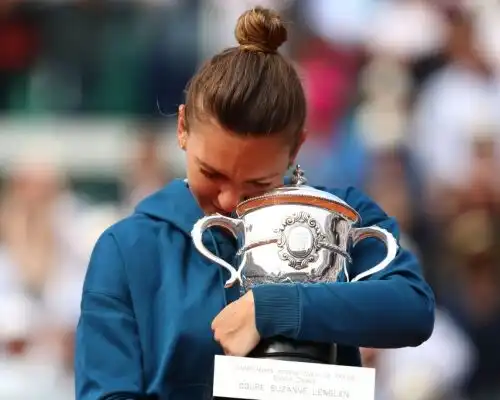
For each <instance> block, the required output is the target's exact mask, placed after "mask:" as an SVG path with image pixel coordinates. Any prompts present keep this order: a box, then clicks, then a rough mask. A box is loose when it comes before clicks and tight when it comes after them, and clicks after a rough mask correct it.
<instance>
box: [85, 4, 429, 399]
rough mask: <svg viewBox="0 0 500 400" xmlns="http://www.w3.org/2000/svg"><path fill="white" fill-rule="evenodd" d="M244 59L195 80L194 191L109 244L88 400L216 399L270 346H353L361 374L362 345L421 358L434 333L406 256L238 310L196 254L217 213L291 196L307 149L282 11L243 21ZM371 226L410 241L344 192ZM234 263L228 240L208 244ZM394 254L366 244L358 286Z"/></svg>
mask: <svg viewBox="0 0 500 400" xmlns="http://www.w3.org/2000/svg"><path fill="white" fill-rule="evenodd" d="M236 38H237V40H238V42H239V46H238V47H235V48H230V49H227V50H225V51H223V52H222V53H220V54H217V55H216V56H215V57H213V58H212V59H211V60H210V61H208V63H206V64H205V65H204V66H203V67H202V68H201V69H200V71H199V72H198V73H197V74H196V75H195V76H194V78H193V80H192V81H191V82H190V84H189V87H188V90H187V99H186V104H185V105H183V106H181V107H180V109H179V119H178V138H179V145H180V147H181V148H182V149H183V150H184V151H185V152H186V157H187V178H188V180H187V183H186V182H184V181H182V180H176V181H173V182H172V183H170V184H169V185H167V186H166V187H165V188H164V189H162V190H160V191H159V192H157V193H156V194H153V195H152V196H150V197H149V198H147V199H145V200H144V201H143V202H142V203H141V204H140V205H139V206H138V207H137V209H136V211H135V213H134V214H133V215H132V216H130V217H128V218H126V219H125V220H123V221H121V222H118V223H117V224H115V225H114V226H112V227H111V228H109V229H108V230H107V231H106V232H104V233H103V235H102V236H101V238H100V239H99V240H98V242H97V244H96V246H95V249H94V251H93V255H92V257H91V261H90V265H89V269H88V273H87V277H86V281H85V285H84V291H83V300H82V312H81V319H80V322H79V325H78V332H77V350H76V393H77V398H78V399H79V400H95V399H138V398H144V396H158V397H159V398H161V399H182V400H188V399H208V398H211V384H212V377H213V363H214V355H216V354H222V353H226V354H230V355H237V356H245V355H247V354H248V353H249V352H250V351H251V350H252V349H253V348H254V347H255V346H256V345H257V343H258V342H259V340H260V339H261V338H267V337H273V336H277V335H281V336H285V337H289V338H292V339H297V340H309V341H317V342H335V343H339V344H341V346H340V349H339V356H338V357H339V361H340V362H341V363H343V364H346V365H360V357H359V351H358V346H363V347H381V348H387V347H401V346H417V345H419V344H420V343H422V342H423V341H425V340H426V339H427V338H428V337H429V336H430V334H431V332H432V328H433V323H434V298H433V294H432V292H431V290H430V288H429V287H428V285H427V284H426V283H425V282H424V280H423V278H422V276H421V272H420V267H419V265H418V263H417V261H416V259H415V257H414V256H413V255H412V254H410V253H409V252H407V251H405V250H400V251H399V252H398V255H397V258H396V259H395V260H394V262H393V263H392V264H391V265H390V266H388V267H387V268H386V269H384V270H383V271H380V272H378V273H377V274H374V275H373V276H371V277H370V278H369V279H366V280H365V281H362V282H358V283H356V284H354V283H343V282H339V283H332V284H322V285H312V286H304V285H300V284H297V285H262V286H259V287H256V288H254V290H253V291H250V292H248V293H247V294H246V295H244V296H242V297H241V298H239V293H238V288H237V287H233V288H230V289H224V285H223V283H224V282H225V280H226V279H227V276H225V273H224V271H223V269H222V268H219V267H218V266H214V265H211V264H210V263H209V262H208V261H207V260H206V259H205V258H204V257H203V256H201V255H200V254H199V253H198V252H197V251H196V249H195V248H194V246H193V244H192V241H191V237H190V232H191V229H192V227H193V225H194V223H195V222H196V221H197V220H198V219H199V218H201V217H202V216H203V215H204V214H210V213H215V212H217V213H222V214H229V213H231V212H232V211H233V210H234V209H235V206H236V204H237V203H238V202H239V201H240V200H241V199H243V198H246V197H249V196H254V195H258V194H261V193H262V192H264V191H267V190H269V189H272V188H274V187H277V186H279V185H280V184H282V182H283V176H284V174H285V172H286V171H287V168H288V167H289V166H290V164H292V163H293V162H294V160H295V157H296V155H297V152H298V151H299V149H300V146H301V144H302V143H303V142H304V140H305V133H304V123H305V118H306V102H305V98H304V91H303V89H302V86H301V83H300V80H299V77H298V75H297V73H296V71H295V70H294V68H293V66H292V64H291V63H289V62H288V61H286V60H285V58H283V57H282V56H281V55H280V54H279V53H277V49H278V47H279V46H280V45H281V44H282V43H283V42H285V40H286V38H287V31H286V28H285V26H284V25H283V23H282V22H281V21H280V18H279V16H278V15H276V14H275V13H274V12H272V11H270V10H267V9H262V8H255V9H253V10H251V11H248V12H246V13H244V14H243V15H242V16H241V17H240V19H239V20H238V24H237V27H236ZM335 193H336V194H337V195H339V196H341V197H343V198H344V199H345V200H346V201H347V202H348V203H349V204H351V206H353V207H355V208H356V209H357V210H358V212H359V213H360V214H361V216H362V218H363V222H364V224H365V225H374V224H377V225H378V226H381V227H383V228H385V229H387V230H389V231H391V232H392V233H393V234H394V235H395V236H396V237H398V228H397V226H396V224H395V222H394V220H392V219H390V218H388V217H387V216H386V215H385V214H384V213H383V211H382V210H381V209H380V208H379V207H378V206H377V205H375V204H374V203H373V202H372V201H370V200H369V199H367V198H366V197H365V196H364V195H362V194H361V193H360V192H358V191H357V190H355V189H352V188H350V189H347V190H336V191H335ZM207 246H211V248H212V250H213V251H214V252H217V253H218V254H219V256H221V257H223V258H225V259H227V260H230V258H231V257H232V256H233V255H234V251H235V249H234V247H233V244H232V242H231V241H230V240H228V239H227V238H226V237H225V236H224V235H222V234H219V233H217V232H216V233H214V234H213V235H212V236H211V237H209V238H208V242H207ZM384 256H385V247H384V246H383V244H381V243H380V242H378V241H376V240H365V241H364V242H363V243H362V244H360V245H359V246H357V247H356V251H355V252H354V253H353V257H354V263H353V265H352V270H351V271H350V273H351V274H350V276H355V275H357V274H359V273H361V272H363V271H366V270H367V269H369V268H371V267H372V266H373V265H375V264H376V263H377V262H378V261H380V260H381V259H382V258H383V257H384Z"/></svg>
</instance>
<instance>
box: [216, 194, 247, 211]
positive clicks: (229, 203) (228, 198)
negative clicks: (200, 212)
mask: <svg viewBox="0 0 500 400" xmlns="http://www.w3.org/2000/svg"><path fill="white" fill-rule="evenodd" d="M240 200H241V194H240V193H239V192H238V191H237V190H234V189H233V188H224V189H222V190H221V191H220V193H219V196H218V197H217V202H218V203H219V204H218V206H219V207H220V208H221V210H222V211H224V212H227V213H231V212H233V211H234V210H235V209H236V206H237V205H238V203H239V202H240Z"/></svg>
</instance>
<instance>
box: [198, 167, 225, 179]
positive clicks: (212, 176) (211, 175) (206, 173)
mask: <svg viewBox="0 0 500 400" xmlns="http://www.w3.org/2000/svg"><path fill="white" fill-rule="evenodd" d="M200 172H201V173H202V175H204V176H205V177H207V178H208V179H219V178H221V177H222V175H221V174H219V173H218V172H211V171H207V170H206V169H203V168H200Z"/></svg>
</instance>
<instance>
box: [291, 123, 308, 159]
mask: <svg viewBox="0 0 500 400" xmlns="http://www.w3.org/2000/svg"><path fill="white" fill-rule="evenodd" d="M306 139H307V131H306V130H303V131H302V132H301V133H300V135H299V139H298V141H297V144H296V145H295V148H294V149H293V150H292V152H291V153H290V165H289V166H290V167H291V166H292V165H294V164H295V160H296V159H297V156H298V155H299V152H300V149H301V147H302V145H303V144H304V142H305V141H306Z"/></svg>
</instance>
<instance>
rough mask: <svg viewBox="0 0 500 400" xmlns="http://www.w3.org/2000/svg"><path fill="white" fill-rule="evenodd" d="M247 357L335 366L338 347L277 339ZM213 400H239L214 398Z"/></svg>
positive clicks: (269, 340) (258, 347)
mask: <svg viewBox="0 0 500 400" xmlns="http://www.w3.org/2000/svg"><path fill="white" fill-rule="evenodd" d="M247 357H253V358H267V359H274V360H280V361H295V362H305V363H314V364H330V365H334V364H337V345H335V344H331V343H313V342H299V341H296V340H291V339H287V338H284V337H276V338H272V339H265V340H262V341H261V342H260V343H259V344H258V345H257V347H256V348H255V349H254V350H253V351H252V352H251V353H250V354H249V355H248V356H247ZM213 400H237V399H232V398H229V397H214V398H213ZM245 400H253V399H245Z"/></svg>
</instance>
